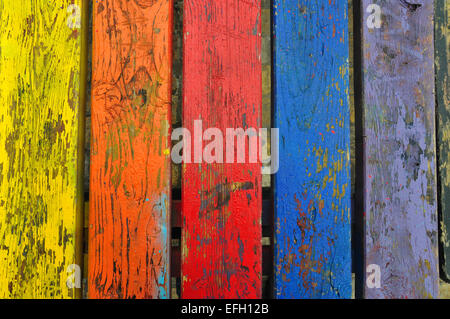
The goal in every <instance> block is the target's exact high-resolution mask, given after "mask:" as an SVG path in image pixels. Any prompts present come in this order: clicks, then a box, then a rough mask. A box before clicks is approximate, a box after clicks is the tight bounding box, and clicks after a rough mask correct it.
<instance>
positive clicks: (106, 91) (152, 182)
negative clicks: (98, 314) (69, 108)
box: [89, 0, 173, 298]
mask: <svg viewBox="0 0 450 319" xmlns="http://www.w3.org/2000/svg"><path fill="white" fill-rule="evenodd" d="M172 7H173V3H172V1H171V0H157V1H150V2H149V1H125V0H105V1H98V2H96V3H95V5H94V9H93V14H94V25H93V62H92V68H93V75H92V110H91V112H92V141H91V169H90V171H91V174H90V209H89V211H90V213H89V214H90V216H89V217H90V220H89V297H90V298H167V297H169V292H170V280H169V269H170V267H169V262H170V253H169V249H170V241H169V239H170V207H171V183H170V135H169V132H170V123H171V114H170V113H171V112H170V109H171V106H170V100H171V85H170V83H171V76H172V74H171V69H172V51H171V47H172V42H171V41H172V32H171V31H172V12H173V8H172Z"/></svg>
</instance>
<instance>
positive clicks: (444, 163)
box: [434, 0, 450, 279]
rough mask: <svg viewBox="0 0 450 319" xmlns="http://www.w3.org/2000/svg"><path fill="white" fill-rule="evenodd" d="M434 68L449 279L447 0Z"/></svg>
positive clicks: (438, 22) (438, 19)
mask: <svg viewBox="0 0 450 319" xmlns="http://www.w3.org/2000/svg"><path fill="white" fill-rule="evenodd" d="M435 6H436V7H435V29H434V45H435V51H434V52H435V68H436V103H437V105H436V109H437V112H438V113H437V117H438V127H437V132H438V134H437V144H438V165H439V170H438V171H439V176H438V181H439V183H438V185H439V188H438V191H439V195H440V196H439V199H440V202H439V203H440V206H441V207H440V208H441V214H442V216H441V218H442V223H441V245H442V248H443V251H442V252H443V254H442V259H441V260H442V271H443V274H444V275H445V276H446V277H447V279H450V233H449V230H450V158H449V156H450V103H449V94H450V90H449V87H448V86H449V80H448V66H449V64H450V53H449V51H450V42H449V41H450V40H449V39H450V23H449V20H448V17H449V12H450V5H449V3H448V1H446V0H436V4H435Z"/></svg>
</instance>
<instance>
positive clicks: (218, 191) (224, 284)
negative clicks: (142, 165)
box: [181, 0, 262, 298]
mask: <svg viewBox="0 0 450 319" xmlns="http://www.w3.org/2000/svg"><path fill="white" fill-rule="evenodd" d="M183 49H184V62H183V63H184V73H183V76H184V81H183V96H184V97H183V102H184V104H183V126H184V127H185V128H187V129H188V130H189V131H190V132H191V133H192V134H194V121H195V120H202V121H203V122H202V126H203V130H206V129H208V128H218V129H220V130H221V132H222V135H223V136H225V132H226V128H232V129H237V128H243V129H247V128H255V129H256V130H258V129H259V128H260V127H261V122H262V119H261V103H262V93H261V92H262V87H261V3H260V0H252V1H239V0H223V1H208V0H185V1H184V47H183ZM195 138H196V137H195V136H194V135H193V138H192V139H193V140H194V139H195ZM197 138H198V136H197ZM245 140H246V145H247V146H248V142H249V141H248V140H249V138H248V137H247V136H246V137H245ZM206 144H207V143H204V145H206ZM224 145H225V143H224ZM194 153H195V150H194V149H193V148H192V154H193V155H195V154H194ZM248 153H249V152H248V148H247V150H246V151H245V156H246V160H245V163H236V162H235V163H211V164H208V163H206V162H205V161H203V162H202V163H201V164H197V163H193V159H191V163H187V162H184V164H183V183H182V205H183V232H182V270H181V271H182V297H183V298H259V297H260V296H261V199H262V197H261V193H262V189H261V180H262V178H261V163H260V162H257V163H250V161H249V160H248V158H247V155H248ZM241 154H243V153H241ZM224 156H225V152H224Z"/></svg>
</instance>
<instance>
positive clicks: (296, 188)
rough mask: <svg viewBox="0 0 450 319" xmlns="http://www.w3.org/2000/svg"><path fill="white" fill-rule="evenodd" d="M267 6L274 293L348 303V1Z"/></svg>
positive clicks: (349, 289) (279, 0)
mask: <svg viewBox="0 0 450 319" xmlns="http://www.w3.org/2000/svg"><path fill="white" fill-rule="evenodd" d="M274 7H275V10H274V17H273V18H274V55H275V57H274V77H275V79H274V85H275V88H274V90H275V98H274V103H275V105H274V108H275V110H274V114H275V127H278V128H279V129H280V148H279V157H280V159H279V163H280V167H279V171H278V173H277V174H276V175H275V214H276V215H275V227H276V228H275V253H274V255H275V267H276V269H275V295H276V297H277V298H350V297H351V292H352V288H351V247H350V207H351V205H350V185H351V180H350V107H349V101H348V99H349V79H348V77H349V73H348V71H349V65H348V58H349V49H348V12H347V9H348V4H347V2H346V1H329V2H327V3H326V4H323V3H322V2H320V1H282V0H276V1H275V2H274Z"/></svg>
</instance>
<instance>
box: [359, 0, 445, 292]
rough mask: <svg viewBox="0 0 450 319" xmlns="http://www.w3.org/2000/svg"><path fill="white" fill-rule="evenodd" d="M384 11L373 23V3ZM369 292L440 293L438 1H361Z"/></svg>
mask: <svg viewBox="0 0 450 319" xmlns="http://www.w3.org/2000/svg"><path fill="white" fill-rule="evenodd" d="M372 3H374V4H377V5H379V6H380V7H381V10H382V24H381V28H379V29H377V28H373V29H369V28H368V25H367V23H366V22H367V19H368V18H369V13H366V8H367V7H368V5H369V4H372ZM362 10H363V14H362V17H363V18H364V20H363V21H362V23H363V79H364V84H363V86H364V90H363V107H364V125H365V127H364V136H365V138H366V140H365V154H364V160H365V186H366V187H365V219H366V222H365V227H366V229H365V234H366V235H365V240H366V243H365V258H366V260H365V262H366V267H367V266H369V265H378V266H379V267H380V270H381V287H380V288H369V287H368V286H367V285H366V287H365V297H366V298H432V297H437V296H438V255H437V253H438V252H437V240H438V238H437V231H438V229H437V226H438V225H437V208H436V207H437V199H436V173H435V171H436V154H435V110H434V106H435V102H434V89H433V87H434V67H433V64H434V49H433V47H434V46H433V1H432V0H422V1H414V2H412V1H406V0H399V1H379V0H377V1H374V0H364V1H363V2H362Z"/></svg>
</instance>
